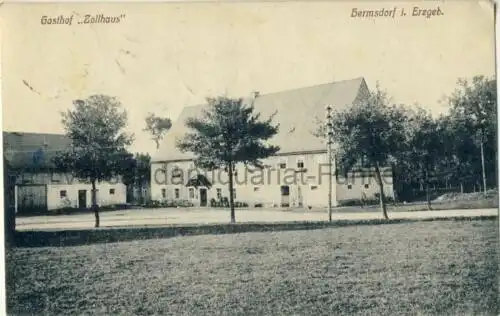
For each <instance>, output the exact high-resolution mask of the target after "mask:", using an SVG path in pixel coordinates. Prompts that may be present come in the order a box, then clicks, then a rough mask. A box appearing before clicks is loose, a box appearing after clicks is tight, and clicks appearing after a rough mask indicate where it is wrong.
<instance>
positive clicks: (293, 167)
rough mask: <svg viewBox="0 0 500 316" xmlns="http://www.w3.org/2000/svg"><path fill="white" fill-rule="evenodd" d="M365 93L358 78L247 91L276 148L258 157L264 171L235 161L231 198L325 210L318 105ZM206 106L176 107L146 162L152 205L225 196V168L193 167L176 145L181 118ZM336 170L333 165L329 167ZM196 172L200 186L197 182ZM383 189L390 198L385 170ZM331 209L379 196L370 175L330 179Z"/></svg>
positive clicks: (337, 105) (340, 103)
mask: <svg viewBox="0 0 500 316" xmlns="http://www.w3.org/2000/svg"><path fill="white" fill-rule="evenodd" d="M368 95H369V90H368V87H367V85H366V82H365V80H364V79H363V78H356V79H352V80H344V81H337V82H331V83H325V84H320V85H316V86H311V87H305V88H299V89H294V90H288V91H282V92H277V93H269V94H261V95H260V94H258V93H254V94H253V95H252V96H251V98H249V100H248V101H249V102H252V103H253V105H254V107H255V111H256V112H259V113H261V117H262V118H266V117H270V116H271V115H274V119H273V122H275V123H278V124H279V132H278V134H277V135H275V136H274V137H273V138H272V139H271V140H270V141H269V142H270V143H272V144H274V145H277V146H279V147H280V151H279V153H278V154H277V155H275V156H272V157H269V158H267V159H264V160H263V162H264V164H265V166H266V168H264V169H263V170H252V169H251V168H250V167H246V166H244V165H243V164H240V165H238V166H237V167H236V169H235V171H234V173H235V181H236V184H235V200H236V201H240V202H245V203H247V204H249V206H252V205H254V206H255V205H262V206H277V207H280V206H282V207H287V206H289V207H326V206H327V205H328V176H329V174H328V165H327V151H326V142H325V140H324V139H323V138H321V137H317V136H316V135H315V134H316V133H315V132H316V131H317V129H318V119H320V120H323V119H324V117H325V106H326V105H332V106H333V107H334V109H342V108H344V107H347V106H349V105H351V104H353V103H356V102H362V101H363V99H365V98H366V97H367V96H368ZM206 107H207V105H198V106H188V107H185V108H184V109H183V111H182V112H181V114H180V116H179V118H178V119H177V121H176V122H175V123H174V124H173V126H172V128H171V130H170V131H169V133H168V134H167V135H166V136H165V138H164V140H163V142H162V144H161V146H160V149H159V151H158V152H157V153H156V154H155V155H153V157H152V173H151V174H152V181H151V183H152V184H151V194H152V198H153V199H155V200H189V201H190V202H192V203H193V204H195V205H199V206H210V204H211V202H212V203H213V201H218V200H220V199H223V198H224V197H228V185H227V174H226V172H224V170H220V171H214V172H207V171H203V170H196V169H195V166H194V163H193V157H194V156H193V155H192V154H190V153H183V152H181V151H179V149H178V148H177V147H176V143H177V140H179V139H181V138H182V137H183V136H184V135H185V134H186V133H187V132H189V130H188V128H187V127H186V126H185V121H186V120H187V119H188V118H190V117H197V116H200V115H202V113H203V109H205V108H206ZM333 168H334V170H335V166H333ZM200 174H202V175H203V176H202V177H201V178H203V179H204V180H203V181H196V179H198V180H199V178H200ZM383 175H384V179H385V191H386V193H387V194H388V195H389V196H391V195H392V194H393V188H392V181H391V180H392V174H391V172H390V170H389V169H386V170H384V174H383ZM333 177H335V179H333V180H332V181H333V183H334V186H333V190H332V191H333V192H332V200H333V205H338V202H339V201H342V200H356V199H368V198H370V197H374V196H375V195H376V193H378V187H377V185H376V182H375V178H374V176H373V175H372V173H370V172H368V173H366V172H359V173H354V174H351V175H350V176H348V177H347V178H339V177H336V176H335V175H333Z"/></svg>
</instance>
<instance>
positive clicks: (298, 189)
mask: <svg viewBox="0 0 500 316" xmlns="http://www.w3.org/2000/svg"><path fill="white" fill-rule="evenodd" d="M297 199H298V203H299V207H302V206H304V199H303V197H302V187H301V186H300V185H299V186H298V187H297Z"/></svg>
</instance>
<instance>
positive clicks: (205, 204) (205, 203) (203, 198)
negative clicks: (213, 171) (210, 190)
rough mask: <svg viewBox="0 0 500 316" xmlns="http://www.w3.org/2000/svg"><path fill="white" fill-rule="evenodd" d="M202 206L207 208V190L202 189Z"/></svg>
mask: <svg viewBox="0 0 500 316" xmlns="http://www.w3.org/2000/svg"><path fill="white" fill-rule="evenodd" d="M200 206H207V189H205V188H201V189H200Z"/></svg>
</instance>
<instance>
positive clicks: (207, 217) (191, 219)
mask: <svg viewBox="0 0 500 316" xmlns="http://www.w3.org/2000/svg"><path fill="white" fill-rule="evenodd" d="M229 215H230V214H229V210H220V209H207V208H204V209H201V208H189V209H171V208H166V209H136V210H123V211H113V212H103V213H101V216H100V217H101V227H118V226H136V225H137V226H142V225H170V224H175V225H179V224H210V223H228V222H229V219H230V216H229ZM496 215H498V209H466V210H439V211H414V212H389V217H390V218H392V219H401V218H403V219H404V218H435V217H457V216H458V217H461V216H496ZM332 218H333V220H364V219H380V218H382V215H381V212H374V211H369V212H356V213H354V212H346V213H344V212H339V211H335V212H334V213H333V216H332ZM322 220H325V221H327V220H328V213H327V212H307V211H304V212H298V211H281V210H267V209H252V210H238V209H237V210H236V221H237V222H266V223H269V222H287V221H322ZM92 227H94V215H93V214H92V213H90V212H89V213H88V214H78V215H60V216H34V217H19V218H17V219H16V229H17V230H34V229H85V228H92Z"/></svg>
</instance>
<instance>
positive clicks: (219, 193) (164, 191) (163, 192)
mask: <svg viewBox="0 0 500 316" xmlns="http://www.w3.org/2000/svg"><path fill="white" fill-rule="evenodd" d="M364 187H365V189H368V188H369V187H370V186H369V185H368V184H365V185H364ZM317 188H318V186H316V185H313V186H311V190H316V189H317ZM347 189H348V190H351V189H352V185H351V184H348V185H347ZM253 190H254V192H256V191H259V187H254V188H253ZM194 192H195V191H194V188H189V198H190V199H194V198H195V193H194ZM216 192H217V199H219V200H220V199H221V198H222V189H221V188H217V189H216ZM161 196H162V198H164V199H165V198H166V197H167V189H161ZM180 196H181V190H180V189H179V188H175V189H174V198H175V199H179V198H180ZM233 197H234V198H236V189H233Z"/></svg>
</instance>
